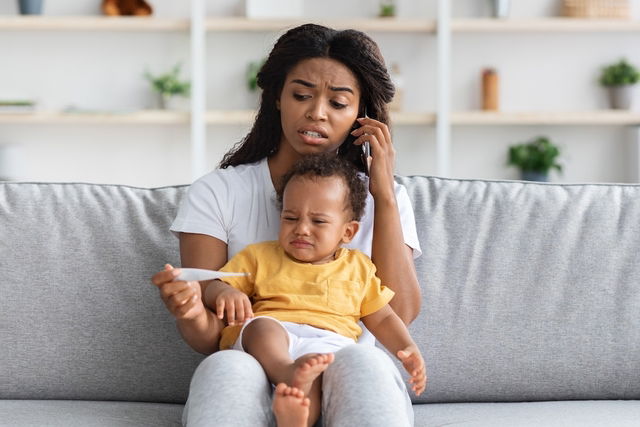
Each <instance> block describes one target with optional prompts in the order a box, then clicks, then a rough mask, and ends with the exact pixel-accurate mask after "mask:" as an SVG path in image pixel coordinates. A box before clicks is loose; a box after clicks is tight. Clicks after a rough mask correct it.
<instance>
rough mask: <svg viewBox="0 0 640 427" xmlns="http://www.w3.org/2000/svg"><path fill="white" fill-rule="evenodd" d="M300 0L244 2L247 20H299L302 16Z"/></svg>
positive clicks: (246, 0)
mask: <svg viewBox="0 0 640 427" xmlns="http://www.w3.org/2000/svg"><path fill="white" fill-rule="evenodd" d="M302 6H303V3H302V0H245V15H246V16H247V18H254V19H269V18H300V17H302V15H303V10H302V9H303V7H302Z"/></svg>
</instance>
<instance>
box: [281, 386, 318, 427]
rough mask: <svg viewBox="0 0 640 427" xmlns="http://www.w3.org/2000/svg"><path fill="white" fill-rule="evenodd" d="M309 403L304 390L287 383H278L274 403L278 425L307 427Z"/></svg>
mask: <svg viewBox="0 0 640 427" xmlns="http://www.w3.org/2000/svg"><path fill="white" fill-rule="evenodd" d="M309 404H310V402H309V399H308V398H306V397H304V393H303V392H302V390H300V389H298V388H296V387H289V386H288V385H286V384H285V383H280V384H278V385H277V386H276V391H275V392H274V393H273V405H272V408H273V414H274V415H275V416H276V422H277V423H278V427H307V419H308V418H309Z"/></svg>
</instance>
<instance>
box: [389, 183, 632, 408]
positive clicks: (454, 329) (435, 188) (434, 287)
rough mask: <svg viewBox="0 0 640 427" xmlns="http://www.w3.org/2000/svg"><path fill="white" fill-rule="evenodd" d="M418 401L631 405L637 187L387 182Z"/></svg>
mask: <svg viewBox="0 0 640 427" xmlns="http://www.w3.org/2000/svg"><path fill="white" fill-rule="evenodd" d="M398 180H399V181H400V182H401V183H403V184H404V185H405V186H406V187H407V190H408V192H409V195H410V198H411V200H412V201H413V207H414V209H415V212H416V221H417V229H418V234H419V238H420V244H421V246H422V249H423V255H422V256H421V257H420V258H418V259H417V260H416V268H417V270H418V276H419V278H420V281H421V284H422V287H423V302H422V311H421V314H420V316H419V317H418V318H417V319H416V320H415V321H414V322H413V324H412V325H411V331H412V334H413V335H414V337H415V338H416V340H417V341H418V343H419V345H420V347H421V348H422V349H423V351H424V352H425V358H426V362H427V366H428V371H429V386H428V388H427V391H426V393H425V394H423V395H422V396H420V398H417V399H414V401H419V402H427V401H429V402H460V401H528V400H573V399H582V400H590V399H640V351H639V349H640V327H638V326H639V325H640V309H639V308H640V186H639V185H606V184H602V185H587V184H585V185H569V184H540V183H525V182H505V181H482V180H454V179H439V178H431V177H419V176H416V177H399V178H398Z"/></svg>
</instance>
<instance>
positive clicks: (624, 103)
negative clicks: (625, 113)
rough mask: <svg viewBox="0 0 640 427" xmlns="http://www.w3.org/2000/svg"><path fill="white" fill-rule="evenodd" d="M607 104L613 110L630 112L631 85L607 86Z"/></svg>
mask: <svg viewBox="0 0 640 427" xmlns="http://www.w3.org/2000/svg"><path fill="white" fill-rule="evenodd" d="M608 89H609V104H610V105H611V108H613V109H614V110H630V109H631V101H632V99H633V85H622V86H609V88H608Z"/></svg>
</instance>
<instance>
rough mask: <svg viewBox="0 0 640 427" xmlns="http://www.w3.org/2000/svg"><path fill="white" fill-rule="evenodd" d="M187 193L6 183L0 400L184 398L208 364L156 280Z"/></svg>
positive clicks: (170, 257) (1, 206)
mask: <svg viewBox="0 0 640 427" xmlns="http://www.w3.org/2000/svg"><path fill="white" fill-rule="evenodd" d="M185 189H186V187H166V188H158V189H141V188H133V187H126V186H115V185H90V184H25V183H1V184H0V254H2V257H1V259H0V264H1V265H2V268H1V271H2V278H1V279H0V295H2V310H1V311H0V360H2V363H0V378H2V381H0V398H3V399H87V400H137V401H154V402H178V403H182V402H184V401H185V400H186V396H187V391H188V385H189V381H190V378H191V374H192V373H193V371H194V370H195V367H196V366H197V363H198V362H199V360H201V357H200V356H199V355H198V354H197V353H196V352H194V351H193V350H191V349H190V348H189V347H188V346H187V345H186V344H185V343H184V342H183V341H182V339H181V338H180V336H179V333H178V332H177V330H176V326H175V322H174V320H173V318H172V317H171V315H170V314H169V312H168V311H167V310H166V309H165V307H164V304H163V303H162V301H161V299H160V297H159V295H158V290H157V288H156V287H155V286H153V285H152V284H151V281H150V277H151V276H152V274H153V273H155V272H157V271H159V270H160V269H161V268H162V266H163V265H164V263H166V262H169V263H173V264H174V265H177V264H178V262H179V256H178V245H177V239H176V238H175V237H174V236H173V235H172V234H171V233H170V232H169V224H170V223H171V221H172V220H173V217H174V215H175V212H176V207H177V204H178V201H179V199H180V198H181V197H182V195H183V194H184V192H185Z"/></svg>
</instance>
